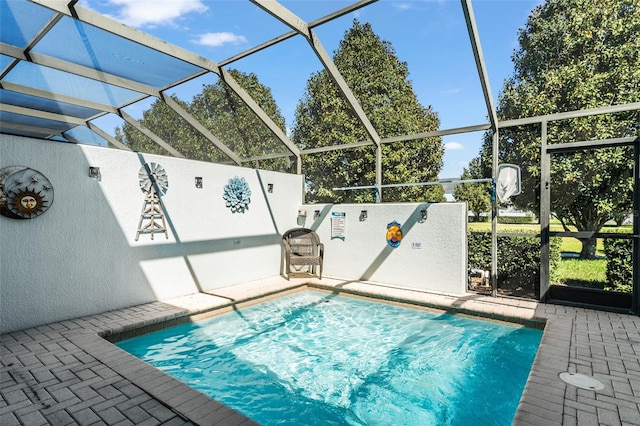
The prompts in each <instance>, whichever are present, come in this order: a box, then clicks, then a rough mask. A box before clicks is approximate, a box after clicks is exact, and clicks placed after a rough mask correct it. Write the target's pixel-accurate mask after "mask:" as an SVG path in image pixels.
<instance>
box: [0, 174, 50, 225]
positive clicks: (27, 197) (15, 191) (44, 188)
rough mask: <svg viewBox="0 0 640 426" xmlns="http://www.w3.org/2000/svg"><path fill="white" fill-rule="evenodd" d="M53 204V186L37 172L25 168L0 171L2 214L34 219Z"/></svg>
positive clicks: (0, 205) (14, 217) (16, 217)
mask: <svg viewBox="0 0 640 426" xmlns="http://www.w3.org/2000/svg"><path fill="white" fill-rule="evenodd" d="M52 203H53V185H52V184H51V182H49V179H47V177H46V176H45V175H43V174H42V173H40V172H39V171H37V170H34V169H31V168H29V167H25V166H10V167H4V168H2V169H0V214H1V215H2V216H6V217H10V218H12V219H33V218H35V217H38V216H40V215H41V214H42V213H44V212H45V211H47V209H48V208H49V207H51V204H52Z"/></svg>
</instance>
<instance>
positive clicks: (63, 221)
mask: <svg viewBox="0 0 640 426" xmlns="http://www.w3.org/2000/svg"><path fill="white" fill-rule="evenodd" d="M143 162H147V163H151V162H156V163H159V164H160V165H162V166H163V167H164V169H165V170H166V172H167V174H168V178H169V188H168V191H167V193H166V194H165V195H163V196H162V202H163V204H164V209H165V212H166V219H167V228H168V230H169V238H168V239H166V238H165V236H164V235H163V234H156V235H155V236H154V240H153V241H152V240H151V237H150V235H149V234H142V235H141V236H140V238H139V240H138V241H135V235H136V231H137V229H138V222H139V219H140V213H141V209H142V203H143V200H144V193H143V192H142V191H141V190H140V187H139V184H138V171H139V169H140V167H141V165H142V163H143ZM15 165H20V166H26V167H30V168H32V169H35V170H38V171H39V172H41V173H43V174H44V175H45V176H47V178H48V179H49V180H50V181H51V182H52V184H53V186H54V201H53V204H52V205H51V207H50V208H49V209H48V210H47V211H46V212H45V213H44V214H42V215H41V216H39V217H36V218H34V219H29V220H16V219H10V218H7V217H4V216H0V236H1V240H0V245H1V247H0V332H7V331H11V330H17V329H22V328H25V327H29V326H35V325H39V324H44V323H48V322H53V321H60V320H63V319H68V318H74V317H78V316H82V315H89V314H92V313H96V312H102V311H107V310H111V309H117V308H122V307H126V306H132V305H136V304H140V303H146V302H150V301H154V300H162V299H167V298H171V297H175V296H179V295H184V294H191V293H194V292H197V291H200V290H205V291H206V290H212V289H216V288H219V287H224V286H229V285H232V284H236V283H241V282H247V281H252V280H258V279H262V278H268V277H272V276H277V275H278V274H279V273H280V269H279V268H280V261H281V249H280V235H281V234H282V233H283V232H284V231H285V230H286V229H288V228H290V227H291V226H294V225H295V220H296V212H297V208H298V206H299V205H300V203H301V202H302V188H303V183H302V182H303V178H302V176H296V175H291V174H282V173H274V172H267V171H258V170H254V169H249V168H241V167H232V166H224V165H216V164H211V163H206V162H197V161H189V160H184V159H177V158H171V157H162V156H155V155H147V154H144V155H142V154H141V155H138V154H136V153H131V152H125V151H119V150H113V149H106V148H99V147H91V146H85V145H73V144H64V143H58V142H47V141H42V140H33V139H28V138H20V137H13V136H7V135H0V168H3V167H7V166H15ZM89 166H95V167H100V172H101V175H102V179H101V181H97V180H94V179H91V178H89V177H88V169H89ZM196 176H200V177H202V178H203V187H202V188H201V189H198V188H196V186H195V177H196ZM235 176H238V177H244V178H245V179H246V181H247V183H248V184H249V187H250V189H251V191H252V197H251V203H250V204H249V209H248V210H247V211H246V212H245V213H244V214H242V213H232V212H231V210H230V209H228V208H226V207H225V204H224V199H223V198H222V196H223V192H224V186H225V185H226V184H227V183H228V181H229V179H231V178H233V177H235ZM269 183H271V184H273V192H272V193H268V192H267V184H269Z"/></svg>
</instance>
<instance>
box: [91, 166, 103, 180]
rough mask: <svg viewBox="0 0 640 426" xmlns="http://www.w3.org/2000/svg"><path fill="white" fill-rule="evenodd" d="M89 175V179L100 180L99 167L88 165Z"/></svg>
mask: <svg viewBox="0 0 640 426" xmlns="http://www.w3.org/2000/svg"><path fill="white" fill-rule="evenodd" d="M89 177H90V178H91V179H97V180H101V178H102V176H101V175H100V167H89Z"/></svg>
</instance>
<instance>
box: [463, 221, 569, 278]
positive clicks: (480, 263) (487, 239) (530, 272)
mask: <svg viewBox="0 0 640 426" xmlns="http://www.w3.org/2000/svg"><path fill="white" fill-rule="evenodd" d="M501 232H505V233H512V234H516V233H522V232H523V231H521V230H508V231H507V230H505V231H501ZM560 244H561V238H559V237H553V238H551V242H550V247H549V249H550V260H549V262H550V265H549V270H550V275H551V277H550V279H551V282H554V280H556V279H557V273H558V265H559V264H560ZM468 245H469V252H468V253H469V254H468V259H469V268H477V269H483V270H491V234H489V233H472V234H469V238H468ZM498 282H499V283H501V286H502V287H514V286H534V287H535V288H537V286H538V284H539V282H540V237H528V236H522V237H519V236H518V237H498Z"/></svg>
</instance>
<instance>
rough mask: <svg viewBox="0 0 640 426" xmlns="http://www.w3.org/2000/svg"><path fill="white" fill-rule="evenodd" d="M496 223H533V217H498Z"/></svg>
mask: <svg viewBox="0 0 640 426" xmlns="http://www.w3.org/2000/svg"><path fill="white" fill-rule="evenodd" d="M498 223H507V224H510V225H511V224H519V223H533V216H498Z"/></svg>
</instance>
